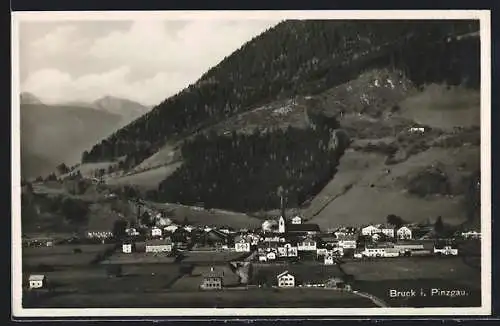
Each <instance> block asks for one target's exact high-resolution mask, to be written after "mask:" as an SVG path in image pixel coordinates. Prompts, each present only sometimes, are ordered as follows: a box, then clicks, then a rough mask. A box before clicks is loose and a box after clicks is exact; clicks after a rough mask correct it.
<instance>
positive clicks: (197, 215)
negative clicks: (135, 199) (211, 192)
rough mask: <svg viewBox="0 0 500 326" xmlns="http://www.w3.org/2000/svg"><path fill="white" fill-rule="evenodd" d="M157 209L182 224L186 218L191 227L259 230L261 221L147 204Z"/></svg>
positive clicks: (229, 213)
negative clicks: (207, 226) (165, 211)
mask: <svg viewBox="0 0 500 326" xmlns="http://www.w3.org/2000/svg"><path fill="white" fill-rule="evenodd" d="M148 205H150V206H152V207H155V208H157V209H164V210H167V211H168V212H169V213H170V215H169V216H172V219H173V220H177V221H178V222H182V221H183V220H184V218H187V219H188V221H189V223H190V224H192V225H211V226H217V227H224V226H226V227H227V226H230V227H232V228H235V229H240V228H247V229H252V228H260V226H261V223H262V221H261V220H259V219H258V218H255V217H252V216H249V215H247V214H244V213H238V212H229V211H224V210H216V209H214V210H204V209H202V208H195V207H189V206H184V205H177V204H170V203H152V202H150V203H148Z"/></svg>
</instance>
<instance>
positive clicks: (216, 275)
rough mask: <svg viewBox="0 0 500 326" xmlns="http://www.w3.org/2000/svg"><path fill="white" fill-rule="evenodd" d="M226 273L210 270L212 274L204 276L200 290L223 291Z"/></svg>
mask: <svg viewBox="0 0 500 326" xmlns="http://www.w3.org/2000/svg"><path fill="white" fill-rule="evenodd" d="M223 280H224V272H223V271H215V270H214V268H213V267H212V268H210V272H208V273H206V274H204V275H203V279H202V281H201V285H200V288H201V289H202V290H221V289H222V287H223Z"/></svg>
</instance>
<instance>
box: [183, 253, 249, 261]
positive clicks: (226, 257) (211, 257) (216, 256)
mask: <svg viewBox="0 0 500 326" xmlns="http://www.w3.org/2000/svg"><path fill="white" fill-rule="evenodd" d="M183 255H184V258H183V259H182V262H183V263H225V262H229V261H232V260H241V259H243V258H244V257H246V256H247V254H245V253H241V252H234V251H212V252H196V251H194V252H183Z"/></svg>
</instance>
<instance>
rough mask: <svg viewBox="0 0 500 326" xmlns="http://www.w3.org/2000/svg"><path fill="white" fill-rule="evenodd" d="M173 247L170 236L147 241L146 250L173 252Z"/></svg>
mask: <svg viewBox="0 0 500 326" xmlns="http://www.w3.org/2000/svg"><path fill="white" fill-rule="evenodd" d="M172 247H173V246H172V241H171V240H170V238H167V239H154V240H148V241H146V252H171V251H172Z"/></svg>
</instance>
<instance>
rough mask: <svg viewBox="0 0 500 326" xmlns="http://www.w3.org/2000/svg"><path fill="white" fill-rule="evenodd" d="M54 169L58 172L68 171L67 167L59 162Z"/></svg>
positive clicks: (64, 172)
mask: <svg viewBox="0 0 500 326" xmlns="http://www.w3.org/2000/svg"><path fill="white" fill-rule="evenodd" d="M56 170H57V172H58V173H59V174H66V173H68V172H69V168H68V166H67V165H66V164H65V163H61V164H59V165H58V166H57V167H56Z"/></svg>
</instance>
